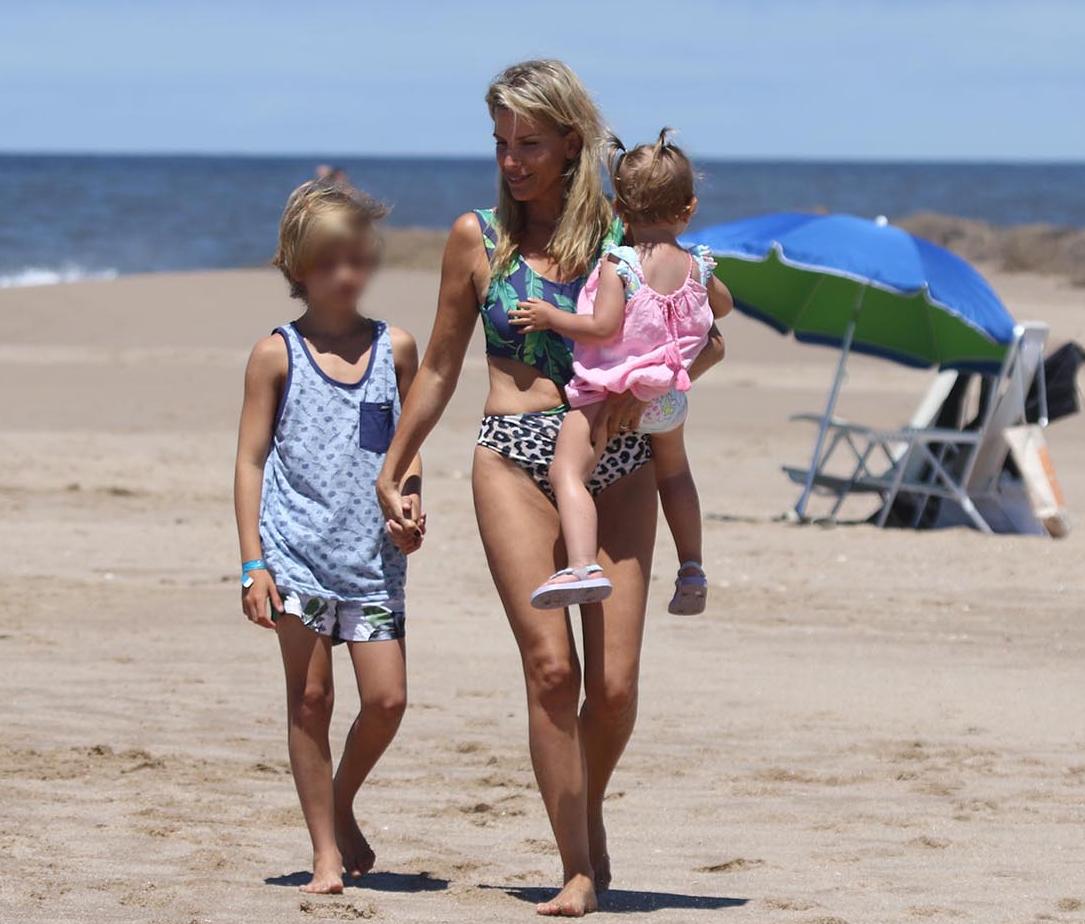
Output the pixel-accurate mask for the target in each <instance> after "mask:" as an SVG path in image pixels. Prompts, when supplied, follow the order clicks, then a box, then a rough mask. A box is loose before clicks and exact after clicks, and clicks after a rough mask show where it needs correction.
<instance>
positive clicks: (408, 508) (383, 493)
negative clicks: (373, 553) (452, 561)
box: [377, 479, 426, 555]
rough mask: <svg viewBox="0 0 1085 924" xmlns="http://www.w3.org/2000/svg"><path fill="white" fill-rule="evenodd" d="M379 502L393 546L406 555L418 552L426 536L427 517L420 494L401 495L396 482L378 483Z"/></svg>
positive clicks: (381, 481) (379, 481)
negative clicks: (423, 510)
mask: <svg viewBox="0 0 1085 924" xmlns="http://www.w3.org/2000/svg"><path fill="white" fill-rule="evenodd" d="M377 501H378V502H379V503H380V507H381V510H382V511H383V512H384V516H385V520H384V528H385V529H387V530H388V535H389V536H390V537H391V539H392V544H393V545H394V546H395V547H396V548H397V549H399V550H400V551H401V552H402V553H403V554H404V555H410V554H411V552H417V551H418V549H420V548H421V547H422V541H423V539H425V536H426V515H425V514H424V513H423V512H422V498H421V497H420V496H419V495H418V494H401V493H400V489H399V485H398V484H396V483H395V482H394V481H385V480H383V479H382V480H378V481H377Z"/></svg>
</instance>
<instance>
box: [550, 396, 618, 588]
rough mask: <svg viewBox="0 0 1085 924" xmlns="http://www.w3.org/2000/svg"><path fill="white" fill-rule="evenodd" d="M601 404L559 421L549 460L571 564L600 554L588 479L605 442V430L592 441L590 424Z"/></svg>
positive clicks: (586, 561)
mask: <svg viewBox="0 0 1085 924" xmlns="http://www.w3.org/2000/svg"><path fill="white" fill-rule="evenodd" d="M601 407H602V405H601V404H590V405H588V406H587V407H583V408H577V409H576V410H572V411H569V413H568V414H566V415H565V419H564V420H563V421H562V423H561V432H560V433H559V434H558V442H557V446H556V448H555V449H554V461H553V462H552V463H551V464H550V484H551V485H552V486H553V488H554V496H555V498H557V502H558V515H559V516H560V517H561V534H562V537H563V538H564V540H565V550H566V552H567V554H568V559H569V567H570V568H583V567H584V566H585V565H590V564H591V563H592V562H594V561H595V559H596V556H597V555H598V554H599V535H598V533H599V525H598V520H597V517H596V513H595V501H594V500H593V499H592V496H591V493H590V492H589V491H588V488H587V484H586V482H587V480H588V478H589V477H590V476H591V473H592V471H593V470H594V469H595V466H596V465H597V464H598V462H599V457H600V456H601V455H602V454H603V449H604V448H605V446H606V436H605V434H604V435H603V436H601V437H600V439H599V442H598V444H596V445H593V444H592V441H591V428H592V424H593V423H594V422H595V418H596V417H597V416H598V414H599V411H600V409H601Z"/></svg>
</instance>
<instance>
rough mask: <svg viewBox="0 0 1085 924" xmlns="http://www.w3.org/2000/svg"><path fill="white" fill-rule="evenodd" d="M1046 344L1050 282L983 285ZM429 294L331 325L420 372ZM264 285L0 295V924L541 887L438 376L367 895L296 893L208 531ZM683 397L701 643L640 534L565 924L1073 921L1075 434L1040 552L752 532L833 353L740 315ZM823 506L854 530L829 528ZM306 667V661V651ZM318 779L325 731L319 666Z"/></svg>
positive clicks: (224, 913)
mask: <svg viewBox="0 0 1085 924" xmlns="http://www.w3.org/2000/svg"><path fill="white" fill-rule="evenodd" d="M990 278H991V280H992V282H993V284H994V286H995V288H996V289H997V290H998V292H999V293H1000V294H1001V295H1002V297H1003V299H1004V301H1005V302H1006V304H1007V305H1008V306H1009V308H1010V310H1011V311H1012V312H1013V313H1014V314H1015V316H1016V317H1018V318H1019V319H1039V320H1045V321H1048V322H1049V323H1050V324H1051V327H1052V342H1053V343H1054V344H1057V343H1059V342H1061V341H1062V340H1064V339H1067V338H1074V339H1077V340H1082V341H1085V289H1081V288H1073V287H1072V286H1070V284H1069V283H1068V282H1067V281H1065V280H1064V279H1063V278H1058V277H1047V276H1040V275H1030V274H1008V273H1004V272H1001V271H999V272H995V273H993V274H992V275H991V277H990ZM436 287H437V277H436V275H435V274H434V273H432V272H430V271H427V270H424V269H388V270H386V271H385V272H384V273H382V274H381V276H380V277H379V280H378V282H377V284H376V286H375V288H374V290H373V291H372V293H371V295H370V297H369V300H368V304H369V306H370V308H371V310H372V312H373V313H374V314H376V315H378V316H383V317H386V318H389V319H391V320H392V321H394V322H395V323H397V324H399V325H401V326H404V327H406V328H408V329H410V330H411V331H413V332H414V333H415V334H416V335H417V336H418V337H419V339H420V340H423V341H424V339H425V337H426V334H427V333H428V329H429V319H430V315H431V312H432V310H433V305H434V297H435V292H436ZM284 289H285V287H284V285H283V283H282V280H281V278H280V277H279V276H278V275H277V274H275V273H274V272H272V271H268V270H246V271H229V272H219V273H195V274H181V275H155V276H132V277H124V278H120V279H117V280H114V281H108V282H87V283H80V284H73V285H60V286H49V287H40V288H24V289H11V290H6V291H4V292H0V396H2V397H3V400H2V401H0V523H2V529H0V698H2V700H3V702H6V703H7V704H8V705H7V707H6V708H5V720H4V722H3V723H2V725H0V802H2V804H3V806H4V809H3V811H2V812H0V855H2V856H3V858H4V875H3V877H2V879H0V921H3V922H5V924H7V922H11V924H15V922H20V924H56V922H84V921H86V922H94V924H105V922H110V924H111V922H118V924H120V922H133V924H134V922H140V924H144V922H163V924H212V922H222V924H234V922H238V921H258V922H268V924H271V922H299V921H309V920H362V919H372V920H374V921H380V922H404V924H406V922H410V924H415V922H458V921H480V922H515V921H528V920H532V919H533V909H532V905H531V904H530V903H531V902H533V901H536V900H538V899H539V898H540V897H543V896H544V895H546V894H548V890H549V889H550V888H551V887H552V886H553V885H555V884H556V883H557V881H558V879H559V876H560V867H559V863H558V858H557V856H556V854H555V851H554V849H553V847H552V842H551V840H550V834H549V829H548V826H547V822H546V818H545V815H544V811H543V807H542V803H541V801H540V800H539V798H538V796H537V794H536V792H535V790H534V783H533V778H532V774H531V769H530V764H529V761H528V755H527V741H526V719H525V714H524V701H523V689H522V678H521V675H520V668H519V663H518V659H517V653H516V649H515V646H514V644H513V640H512V637H511V634H510V633H509V631H508V630H507V628H506V625H505V621H504V616H503V614H502V611H501V609H500V606H499V604H498V601H497V597H496V594H495V592H494V590H493V587H492V584H491V582H490V579H489V576H488V573H487V571H486V568H485V563H484V559H483V555H482V550H481V546H480V543H479V541H478V537H477V534H476V531H475V526H474V518H473V513H472V508H471V497H470V489H469V480H468V475H469V465H470V459H471V452H472V445H473V440H474V436H475V432H476V427H477V420H478V416H479V412H480V408H481V401H482V394H483V387H484V376H485V370H484V361H483V357H482V346H481V341H479V342H478V343H476V344H475V346H474V348H473V350H472V352H471V354H470V358H469V360H468V363H467V367H466V369H465V373H464V378H463V381H462V383H461V385H460V388H459V391H458V392H457V395H456V397H455V399H454V400H453V403H452V405H451V407H450V408H449V411H448V413H447V414H446V415H445V417H444V419H443V421H442V423H441V425H440V427H439V428H438V430H437V431H436V432H435V434H434V436H433V437H432V438H431V440H430V441H429V443H428V444H427V446H426V450H425V465H426V506H427V508H428V511H429V524H430V532H429V538H428V541H427V544H426V546H425V547H424V549H423V550H422V551H421V552H420V553H419V554H418V555H417V556H416V557H414V558H413V559H412V562H411V582H410V606H409V616H408V626H409V631H408V638H409V645H408V650H409V668H410V698H411V702H410V705H409V707H408V711H407V717H406V719H405V721H404V723H403V726H402V729H401V731H400V734H399V736H398V738H397V740H396V741H395V743H394V744H393V746H392V748H391V750H390V751H389V753H388V754H387V756H386V757H385V758H384V759H383V761H382V762H381V763H380V765H379V766H378V768H377V771H376V773H375V776H374V777H373V779H372V780H371V781H370V782H369V783H368V784H367V785H366V786H365V787H364V788H363V790H362V793H361V796H360V797H359V802H358V808H359V816H360V819H361V821H362V825H363V828H364V829H365V830H366V831H367V832H368V834H369V835H370V839H371V840H372V841H373V843H374V846H375V848H376V850H377V853H378V861H377V872H376V873H374V874H373V875H371V876H368V877H366V878H365V879H364V880H362V881H361V882H359V883H356V884H352V885H351V886H350V887H348V888H347V890H346V893H345V894H344V895H343V896H339V897H330V898H319V897H308V896H303V895H301V894H299V893H298V891H297V889H296V886H297V885H298V884H299V883H300V882H302V881H304V879H305V876H304V870H305V869H306V868H307V864H308V863H309V860H310V856H309V852H308V840H307V837H306V833H305V829H304V827H303V823H302V819H301V814H300V810H299V809H298V807H297V800H296V797H295V794H294V790H293V785H292V782H291V779H290V776H289V771H288V768H287V763H286V740H285V734H284V731H285V720H284V714H283V699H284V696H283V683H282V679H281V668H280V664H279V657H278V652H277V646H276V644H275V639H274V637H273V635H272V634H271V633H270V632H266V631H262V630H258V629H256V628H254V627H253V626H251V625H250V624H249V623H247V622H246V621H245V619H244V618H243V617H242V615H241V613H240V609H239V605H238V590H237V578H236V570H237V569H236V561H237V545H236V537H235V532H234V525H233V512H232V507H231V478H232V466H233V453H234V440H235V426H236V418H237V413H238V409H239V404H240V396H241V372H242V368H243V364H244V361H245V357H246V355H247V352H248V348H249V347H250V346H251V344H252V342H253V341H254V340H255V339H256V338H257V337H258V336H259V335H261V334H262V333H264V332H265V331H267V330H269V329H270V328H271V327H272V326H274V325H275V324H276V323H278V322H281V321H283V320H286V319H288V318H290V317H292V316H293V315H294V314H295V313H296V309H297V305H296V303H291V302H290V301H289V299H287V297H286V294H285V290H284ZM726 335H727V338H728V346H729V354H730V355H729V358H728V360H727V362H726V363H725V364H724V365H723V366H722V367H720V368H719V369H718V370H717V371H714V372H713V373H712V374H711V375H710V376H709V377H707V378H706V379H705V380H703V382H702V383H699V384H698V386H697V388H696V389H695V390H694V392H693V395H692V399H691V402H692V414H691V418H692V419H691V424H690V427H689V429H690V432H691V437H690V444H691V445H690V451H691V455H692V457H693V460H694V464H695V468H696V471H697V473H698V476H699V484H700V488H701V492H702V500H703V504H704V510H705V514H706V546H707V568H708V571H709V574H710V578H711V581H712V590H711V599H710V608H709V612H708V613H707V614H705V615H704V616H701V617H690V618H677V617H672V616H668V615H667V613H666V609H665V607H666V601H667V599H668V594H669V590H670V582H671V580H672V575H673V570H674V567H675V564H676V563H675V559H674V552H673V549H672V548H671V546H670V540H669V536H668V535H667V533H666V531H665V530H661V531H660V533H659V537H658V541H657V546H656V567H655V576H654V579H653V585H652V586H653V590H652V595H651V600H650V615H649V620H648V630H647V639H646V644H645V653H644V664H643V684H642V698H641V706H640V718H639V724H638V727H637V731H636V733H635V735H634V737H633V740H632V742H631V744H630V746H629V750H628V752H627V754H626V756H625V759H624V760H623V762H622V764H621V765H620V767H619V768H618V771H617V774H616V776H615V779H614V782H613V786H612V791H611V795H610V801H609V826H610V827H609V830H610V842H611V851H612V855H613V861H614V872H615V889H614V890H613V891H612V892H611V893H610V895H609V896H608V898H607V900H606V901H605V904H604V909H605V910H604V912H603V913H602V914H600V915H599V916H598V918H597V919H598V920H600V921H607V920H615V921H617V920H627V919H628V920H631V921H633V920H641V919H643V920H645V921H651V922H653V924H671V922H675V924H697V922H734V924H740V922H758V924H766V922H769V924H774V922H797V924H872V922H898V921H902V922H903V921H913V920H931V921H942V920H945V921H951V920H952V921H974V922H980V924H998V922H1025V921H1066V922H1071V921H1082V920H1085V877H1083V874H1082V870H1083V868H1085V839H1083V837H1082V831H1083V825H1085V722H1083V721H1082V703H1083V702H1085V673H1083V671H1082V657H1083V655H1085V622H1083V620H1082V616H1083V615H1085V612H1083V611H1085V604H1083V603H1082V601H1083V600H1085V570H1083V569H1082V565H1081V563H1082V561H1083V559H1085V528H1083V527H1082V526H1081V523H1082V520H1083V518H1085V419H1083V418H1081V417H1078V418H1071V419H1068V420H1064V421H1060V422H1058V423H1056V424H1055V425H1053V427H1052V429H1051V430H1050V431H1049V441H1050V444H1051V449H1052V454H1053V457H1054V461H1055V464H1056V466H1057V468H1058V472H1059V475H1060V477H1061V481H1062V484H1063V487H1064V489H1065V493H1066V495H1067V498H1068V503H1069V506H1070V509H1071V512H1072V513H1073V514H1075V515H1076V519H1077V523H1078V528H1077V530H1076V531H1074V532H1073V533H1072V534H1071V535H1070V537H1069V538H1067V539H1065V540H1063V541H1058V542H1056V541H1047V540H1040V539H1026V538H1013V537H994V538H990V537H985V536H982V535H980V534H978V533H976V532H973V531H968V530H948V531H941V532H932V533H914V532H906V531H885V532H878V531H877V530H875V529H874V528H873V527H870V526H866V525H862V526H840V527H837V528H835V529H825V528H820V527H797V526H794V525H790V524H787V523H784V522H781V521H779V520H778V515H779V514H780V513H782V512H783V511H784V510H785V509H787V508H788V507H789V505H790V504H791V503H792V502H793V501H794V494H793V491H792V486H791V484H790V483H789V482H788V481H787V480H786V479H785V478H784V476H783V475H782V474H781V473H780V471H779V466H780V464H781V463H784V462H792V463H801V462H803V461H804V458H805V454H806V453H807V452H808V451H809V446H810V443H811V440H812V433H811V431H810V429H808V428H807V427H805V426H803V425H802V424H797V423H789V422H788V421H787V418H788V416H789V415H790V414H792V413H795V412H799V411H813V410H817V409H818V408H819V407H820V405H821V403H822V402H823V400H824V395H825V392H826V390H827V387H828V383H829V380H830V377H831V370H832V364H833V362H834V360H835V354H834V353H833V352H832V351H830V350H825V349H821V348H816V347H808V346H800V345H797V344H795V343H794V342H792V341H789V340H785V339H783V338H781V337H779V336H778V335H776V334H775V333H773V332H772V331H770V330H768V329H767V328H765V327H763V326H760V325H758V324H756V323H755V322H753V321H750V320H748V319H746V318H743V317H734V318H732V319H729V320H728V321H727V323H726ZM930 374H931V373H919V372H915V371H911V370H907V369H904V368H900V367H897V366H893V365H888V364H886V363H882V362H878V361H874V360H870V359H865V358H861V357H860V358H857V359H856V360H855V361H854V362H853V363H852V366H851V374H850V377H849V381H848V384H847V387H846V390H845V393H844V398H843V401H842V404H841V411H842V413H843V414H844V415H845V416H850V417H853V418H855V419H858V420H863V421H869V422H871V423H878V424H886V425H893V424H897V423H903V422H904V421H905V420H906V419H907V418H908V417H909V415H910V413H911V411H912V409H913V407H914V406H915V404H916V403H917V402H918V400H919V398H920V396H921V395H922V393H923V391H924V388H925V387H926V383H927V380H928V377H929V375H930ZM859 512H861V511H859ZM339 654H340V655H343V654H344V653H343V652H339ZM338 671H339V673H338V679H339V681H340V687H339V691H338V695H339V700H338V705H337V710H336V711H337V717H336V721H335V724H334V726H333V742H334V746H339V745H340V744H341V742H342V739H343V736H344V734H345V732H346V728H347V726H348V723H349V722H350V720H351V718H352V717H353V714H354V710H355V708H356V702H357V700H356V692H355V691H354V689H353V684H352V682H351V678H350V674H349V671H348V665H347V662H346V660H345V658H344V657H339V658H338Z"/></svg>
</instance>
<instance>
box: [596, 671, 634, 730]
mask: <svg viewBox="0 0 1085 924" xmlns="http://www.w3.org/2000/svg"><path fill="white" fill-rule="evenodd" d="M584 693H585V697H586V699H585V707H586V708H587V709H589V710H590V711H591V712H592V714H593V715H594V716H596V717H597V718H602V719H606V720H608V721H614V722H618V721H621V720H623V719H629V718H631V717H634V716H636V714H637V679H636V677H635V676H633V677H629V676H622V677H604V678H602V679H600V680H598V681H596V682H594V683H592V682H589V683H588V684H587V685H586V689H585V691H584Z"/></svg>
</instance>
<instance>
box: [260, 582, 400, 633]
mask: <svg viewBox="0 0 1085 924" xmlns="http://www.w3.org/2000/svg"><path fill="white" fill-rule="evenodd" d="M279 595H280V596H281V597H282V598H283V611H284V612H286V613H289V614H291V615H292V616H297V617H298V619H300V620H301V621H302V623H303V624H304V625H305V626H306V627H307V628H309V629H312V630H313V631H314V632H318V633H319V634H320V635H327V636H329V637H330V638H331V640H332V643H333V644H338V643H339V642H384V641H389V640H392V639H397V638H403V637H404V636H405V635H406V631H407V630H406V615H405V614H404V613H402V612H396V611H395V610H391V609H389V608H388V607H387V606H384V605H383V604H380V603H359V602H357V601H354V600H330V599H328V598H326V597H314V596H312V595H310V594H304V593H298V592H297V591H295V590H290V589H288V588H284V587H280V588H279Z"/></svg>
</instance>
